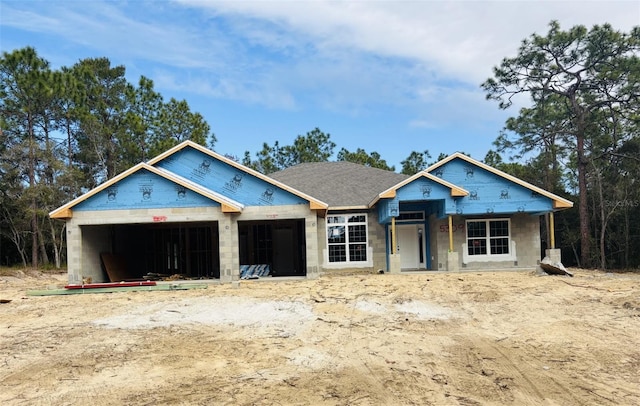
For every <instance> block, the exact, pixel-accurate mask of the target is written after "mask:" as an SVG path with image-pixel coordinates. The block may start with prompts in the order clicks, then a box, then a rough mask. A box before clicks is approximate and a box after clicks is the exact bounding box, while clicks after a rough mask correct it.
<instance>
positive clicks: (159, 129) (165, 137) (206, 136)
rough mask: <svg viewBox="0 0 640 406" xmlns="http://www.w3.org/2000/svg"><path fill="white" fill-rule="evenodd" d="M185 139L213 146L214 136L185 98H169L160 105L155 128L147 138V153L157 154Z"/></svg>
mask: <svg viewBox="0 0 640 406" xmlns="http://www.w3.org/2000/svg"><path fill="white" fill-rule="evenodd" d="M186 140H191V141H193V142H195V143H198V144H201V145H204V146H207V145H208V146H209V147H211V148H213V147H214V145H215V142H216V136H215V135H214V134H213V133H212V132H211V128H210V127H209V124H207V122H206V121H205V119H204V117H202V115H201V114H200V113H193V112H192V111H191V108H190V107H189V104H188V103H187V101H186V100H180V101H178V100H176V99H174V98H171V100H169V102H168V103H163V104H162V105H160V109H159V112H158V117H157V123H156V128H155V129H154V131H153V134H152V136H151V137H150V139H149V154H150V155H151V156H154V155H157V154H159V153H161V152H164V151H166V150H167V149H169V148H171V147H174V146H176V145H178V144H179V143H181V142H183V141H186Z"/></svg>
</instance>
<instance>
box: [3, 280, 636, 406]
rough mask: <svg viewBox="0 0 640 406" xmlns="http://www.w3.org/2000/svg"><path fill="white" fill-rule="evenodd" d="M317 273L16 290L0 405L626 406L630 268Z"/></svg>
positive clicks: (11, 296) (30, 285) (29, 285)
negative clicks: (191, 283) (566, 273)
mask: <svg viewBox="0 0 640 406" xmlns="http://www.w3.org/2000/svg"><path fill="white" fill-rule="evenodd" d="M574 272H575V277H574V278H569V277H561V276H541V275H538V274H536V273H533V272H496V273H493V272H485V273H455V274H446V273H437V274H420V275H377V274H370V275H349V276H344V275H342V276H335V275H334V276H328V275H327V276H323V277H321V278H320V279H318V280H313V281H311V280H309V281H308V280H298V281H277V282H276V281H268V280H266V279H264V280H259V281H243V282H241V283H240V286H239V287H238V286H233V285H231V284H226V285H210V286H209V287H208V288H207V289H202V290H189V291H170V292H128V293H111V294H91V295H73V296H44V297H34V296H27V295H26V291H27V290H31V289H42V288H47V287H52V286H55V285H58V286H61V285H63V284H64V276H62V275H54V276H51V275H42V274H37V273H32V274H30V275H25V274H19V275H18V276H17V277H15V276H0V299H4V300H11V302H9V303H4V304H0V404H2V405H23V404H24V405H33V404H54V405H60V404H65V405H67V404H92V405H103V404H105V405H106V404H131V405H156V404H202V405H210V404H217V405H224V404H229V405H252V404H260V405H316V404H323V405H382V404H385V405H431V404H433V405H505V404H506V405H509V404H511V405H640V374H639V372H640V274H631V273H625V274H611V273H603V272H597V271H580V270H574Z"/></svg>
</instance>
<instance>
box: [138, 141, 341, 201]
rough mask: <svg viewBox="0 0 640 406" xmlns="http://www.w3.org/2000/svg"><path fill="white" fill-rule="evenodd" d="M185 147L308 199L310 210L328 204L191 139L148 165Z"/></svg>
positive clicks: (157, 157)
mask: <svg viewBox="0 0 640 406" xmlns="http://www.w3.org/2000/svg"><path fill="white" fill-rule="evenodd" d="M186 147H191V148H194V149H196V150H198V151H200V152H202V153H203V154H206V155H208V156H210V157H212V158H215V159H217V160H219V161H222V162H224V163H226V164H227V165H230V166H232V167H234V168H236V169H238V170H240V171H243V172H245V173H247V174H249V175H251V176H255V177H256V178H259V179H261V180H263V181H265V182H267V183H270V184H272V185H274V186H276V187H278V188H280V189H283V190H286V191H287V192H289V193H291V194H293V195H295V196H298V197H300V198H302V199H304V200H306V201H308V202H309V207H310V208H311V209H312V210H326V209H327V207H328V204H327V203H325V202H324V201H322V200H318V199H316V198H315V197H312V196H311V195H310V194H307V193H305V192H304V191H301V190H298V189H297V188H295V189H294V187H295V186H294V187H291V186H289V185H285V184H284V183H282V182H280V181H278V179H276V178H273V177H269V176H266V175H264V174H262V173H260V172H258V171H256V170H253V169H251V168H248V167H246V166H244V165H242V164H239V163H238V162H236V161H234V160H232V159H229V158H227V157H225V156H224V155H220V154H218V153H217V152H214V151H212V150H210V149H209V148H206V147H203V146H202V145H200V144H197V143H195V142H193V141H190V140H187V141H184V142H182V143H180V144H178V145H176V146H175V147H173V148H171V149H169V150H167V151H165V152H164V153H162V154H160V155H158V156H156V157H155V158H153V159H151V160H149V161H148V162H147V163H148V164H149V165H155V164H156V163H158V162H160V161H162V160H163V159H165V158H167V157H168V156H170V155H172V154H174V153H176V152H177V151H180V150H182V149H184V148H186Z"/></svg>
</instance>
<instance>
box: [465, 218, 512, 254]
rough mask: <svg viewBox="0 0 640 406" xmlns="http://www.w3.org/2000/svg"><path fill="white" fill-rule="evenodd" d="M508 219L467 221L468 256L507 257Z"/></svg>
mask: <svg viewBox="0 0 640 406" xmlns="http://www.w3.org/2000/svg"><path fill="white" fill-rule="evenodd" d="M509 240H510V239H509V219H497V220H467V251H468V252H467V254H468V255H509Z"/></svg>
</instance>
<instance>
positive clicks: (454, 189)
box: [369, 171, 469, 206]
mask: <svg viewBox="0 0 640 406" xmlns="http://www.w3.org/2000/svg"><path fill="white" fill-rule="evenodd" d="M419 178H427V179H429V180H431V181H433V182H436V183H438V184H440V185H442V186H445V187H447V188H449V189H451V197H462V196H467V195H468V194H469V192H467V191H466V190H464V189H463V188H461V187H459V186H456V185H454V184H453V183H450V182H447V181H446V180H444V179H440V178H439V177H437V176H434V175H432V174H430V173H428V172H424V171H421V172H418V173H416V174H415V175H413V176H411V177H409V178H407V179H405V180H403V181H402V182H400V183H398V184H396V185H393V186H392V187H390V188H388V189H386V190H385V191H384V192H382V193H380V194H379V195H378V196H376V198H375V199H374V200H373V201H372V202H371V203H370V204H369V205H370V206H373V205H374V204H375V203H376V202H377V201H378V200H380V199H384V198H394V197H396V192H397V191H398V189H400V188H401V187H403V186H404V185H407V184H409V183H411V182H413V181H414V180H416V179H419Z"/></svg>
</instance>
